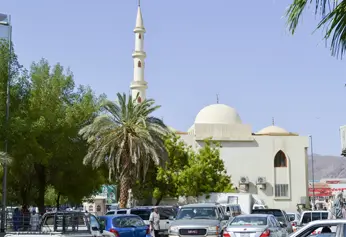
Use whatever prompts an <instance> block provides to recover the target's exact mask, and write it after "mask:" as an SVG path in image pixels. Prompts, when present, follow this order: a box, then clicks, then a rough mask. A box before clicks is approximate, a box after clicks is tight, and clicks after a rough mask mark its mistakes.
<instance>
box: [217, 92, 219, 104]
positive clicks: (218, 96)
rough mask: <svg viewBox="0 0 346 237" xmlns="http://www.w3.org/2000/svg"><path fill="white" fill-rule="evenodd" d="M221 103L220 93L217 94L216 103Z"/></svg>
mask: <svg viewBox="0 0 346 237" xmlns="http://www.w3.org/2000/svg"><path fill="white" fill-rule="evenodd" d="M218 103H219V94H216V104H218Z"/></svg>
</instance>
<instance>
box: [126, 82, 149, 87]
mask: <svg viewBox="0 0 346 237" xmlns="http://www.w3.org/2000/svg"><path fill="white" fill-rule="evenodd" d="M130 88H131V89H139V88H145V89H146V88H148V83H147V82H146V81H132V82H131V86H130Z"/></svg>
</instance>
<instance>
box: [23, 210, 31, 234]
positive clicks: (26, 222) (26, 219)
mask: <svg viewBox="0 0 346 237" xmlns="http://www.w3.org/2000/svg"><path fill="white" fill-rule="evenodd" d="M22 218H23V219H22V221H23V222H22V226H23V230H29V227H30V211H29V209H28V206H27V205H23V207H22Z"/></svg>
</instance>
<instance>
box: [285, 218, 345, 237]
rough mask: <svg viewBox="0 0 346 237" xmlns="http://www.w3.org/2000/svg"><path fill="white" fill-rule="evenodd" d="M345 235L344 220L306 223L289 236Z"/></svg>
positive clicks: (319, 236) (338, 236)
mask: <svg viewBox="0 0 346 237" xmlns="http://www.w3.org/2000/svg"><path fill="white" fill-rule="evenodd" d="M325 229H326V230H327V231H325ZM345 234H346V219H339V220H318V221H312V222H310V223H308V224H307V225H305V226H304V227H302V228H300V229H299V230H297V231H296V232H294V233H293V234H291V235H290V237H308V236H314V237H344V236H345Z"/></svg>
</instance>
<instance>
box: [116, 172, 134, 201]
mask: <svg viewBox="0 0 346 237" xmlns="http://www.w3.org/2000/svg"><path fill="white" fill-rule="evenodd" d="M130 188H131V178H130V177H129V176H128V175H123V176H122V177H121V179H120V198H119V202H120V203H119V207H120V208H126V203H127V199H128V197H129V189H130Z"/></svg>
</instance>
